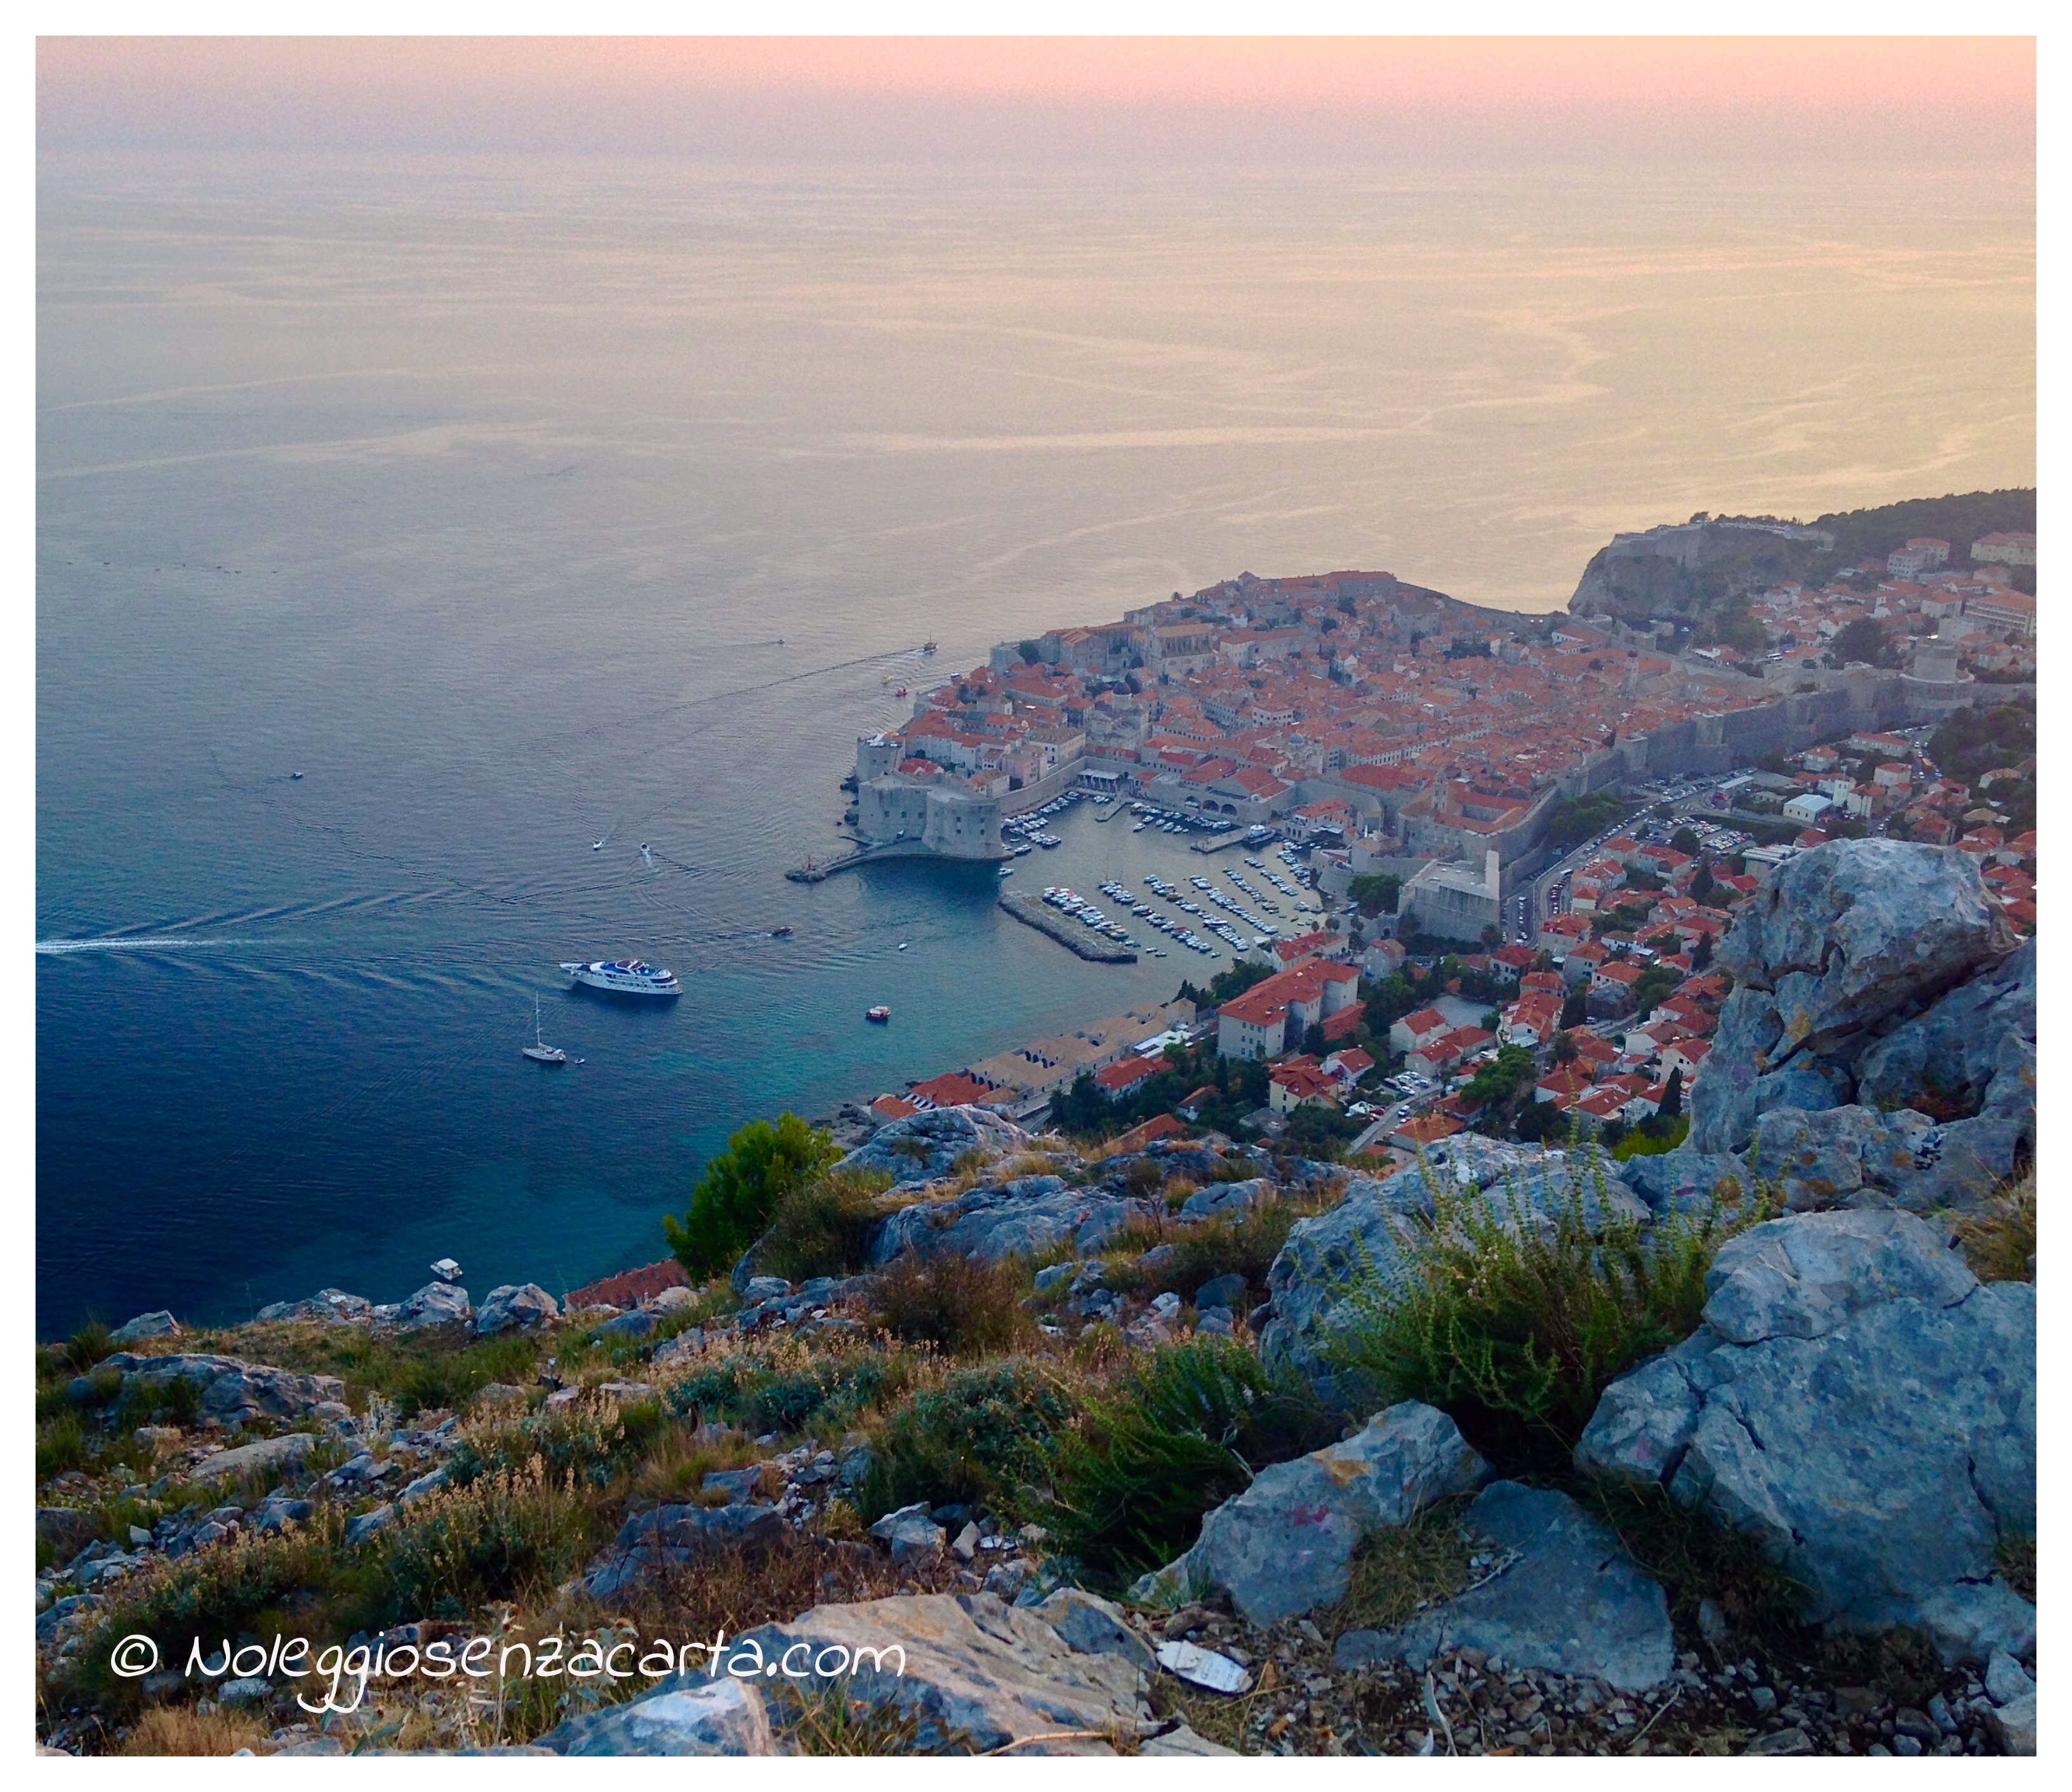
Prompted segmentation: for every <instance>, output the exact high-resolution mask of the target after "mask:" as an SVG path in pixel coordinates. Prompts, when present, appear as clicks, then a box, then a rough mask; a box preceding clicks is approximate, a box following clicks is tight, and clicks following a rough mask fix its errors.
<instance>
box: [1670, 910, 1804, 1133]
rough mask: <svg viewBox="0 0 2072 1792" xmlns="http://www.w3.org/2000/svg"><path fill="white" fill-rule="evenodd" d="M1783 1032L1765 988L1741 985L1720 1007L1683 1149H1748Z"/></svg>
mask: <svg viewBox="0 0 2072 1792" xmlns="http://www.w3.org/2000/svg"><path fill="white" fill-rule="evenodd" d="M1728 937H1729V939H1731V938H1732V937H1733V935H1728ZM1783 1034H1784V1022H1783V1020H1782V1017H1780V1016H1779V1015H1778V1012H1777V1003H1776V1001H1775V1000H1774V998H1773V997H1772V996H1771V995H1770V992H1769V991H1768V990H1766V989H1761V988H1751V987H1747V986H1744V987H1742V988H1737V989H1736V990H1735V991H1734V993H1733V994H1732V995H1730V996H1729V997H1727V999H1726V1000H1725V1001H1724V1002H1722V1003H1721V1004H1720V1024H1719V1025H1718V1026H1717V1027H1716V1029H1714V1030H1713V1034H1712V1051H1711V1053H1710V1054H1709V1055H1708V1057H1707V1058H1706V1059H1705V1069H1704V1075H1701V1076H1700V1078H1699V1079H1698V1080H1697V1081H1696V1083H1693V1084H1692V1087H1691V1130H1690V1132H1689V1135H1688V1136H1687V1137H1686V1139H1685V1140H1684V1148H1685V1149H1687V1150H1690V1151H1693V1152H1700V1153H1708V1154H1709V1153H1719V1152H1726V1151H1739V1150H1741V1149H1742V1148H1743V1147H1744V1146H1745V1145H1747V1143H1748V1142H1749V1136H1750V1135H1751V1134H1752V1133H1753V1132H1754V1131H1755V1118H1756V1106H1755V1103H1756V1084H1757V1083H1758V1082H1759V1081H1760V1080H1761V1079H1762V1078H1763V1077H1764V1076H1766V1075H1767V1074H1768V1073H1769V1071H1770V1068H1771V1062H1772V1054H1774V1053H1776V1052H1777V1051H1778V1041H1779V1040H1780V1039H1781V1038H1782V1037H1783Z"/></svg>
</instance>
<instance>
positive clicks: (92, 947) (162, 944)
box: [36, 939, 247, 952]
mask: <svg viewBox="0 0 2072 1792" xmlns="http://www.w3.org/2000/svg"><path fill="white" fill-rule="evenodd" d="M245 943H247V942H245V941H244V940H241V939H39V940H38V941H37V942H36V950H37V951H39V952H147V951H148V952H160V951H168V950H171V949H172V948H175V947H183V946H241V945H244V944H245Z"/></svg>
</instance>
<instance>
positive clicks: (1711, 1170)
mask: <svg viewBox="0 0 2072 1792" xmlns="http://www.w3.org/2000/svg"><path fill="white" fill-rule="evenodd" d="M1710 1068H1711V1067H1710V1066H1709V1064H1708V1067H1707V1070H1708V1074H1709V1073H1710ZM1619 1177H1620V1180H1621V1181H1622V1182H1624V1183H1625V1184H1626V1186H1627V1187H1628V1188H1630V1189H1631V1190H1633V1192H1634V1194H1637V1195H1638V1196H1639V1197H1640V1198H1641V1199H1642V1200H1643V1201H1645V1202H1646V1203H1647V1204H1648V1206H1650V1207H1651V1208H1652V1209H1654V1210H1655V1213H1656V1214H1658V1215H1661V1214H1672V1213H1673V1214H1694V1213H1698V1212H1700V1211H1702V1210H1704V1208H1705V1207H1706V1206H1708V1205H1709V1204H1710V1203H1711V1202H1712V1200H1713V1198H1715V1197H1717V1198H1719V1199H1720V1201H1721V1202H1723V1203H1724V1202H1727V1201H1729V1200H1731V1199H1733V1198H1735V1197H1736V1196H1745V1195H1747V1194H1750V1193H1752V1192H1753V1186H1754V1184H1753V1178H1751V1177H1750V1175H1749V1166H1748V1165H1746V1164H1745V1163H1744V1162H1742V1161H1741V1159H1740V1158H1738V1157H1735V1156H1734V1155H1733V1153H1730V1152H1725V1151H1693V1150H1691V1149H1689V1148H1688V1147H1683V1148H1679V1149H1677V1150H1675V1151H1663V1152H1658V1153H1655V1154H1654V1155H1653V1156H1651V1157H1633V1158H1630V1159H1628V1160H1627V1161H1626V1162H1625V1163H1622V1164H1621V1165H1619Z"/></svg>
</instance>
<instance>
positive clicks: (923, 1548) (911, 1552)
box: [870, 1502, 948, 1562]
mask: <svg viewBox="0 0 2072 1792" xmlns="http://www.w3.org/2000/svg"><path fill="white" fill-rule="evenodd" d="M870 1535H872V1536H874V1537H875V1538H877V1539H878V1541H879V1542H880V1543H883V1544H884V1545H885V1546H886V1548H888V1549H890V1551H891V1552H892V1560H894V1561H895V1562H910V1561H927V1560H933V1559H934V1558H935V1556H939V1555H941V1554H942V1552H943V1542H944V1540H945V1539H946V1538H947V1535H948V1533H947V1532H946V1531H944V1530H943V1527H942V1526H940V1525H939V1524H937V1523H935V1520H934V1519H931V1518H930V1517H929V1516H928V1508H927V1504H926V1503H925V1502H923V1503H921V1504H919V1505H915V1506H901V1507H900V1508H899V1510H898V1511H896V1512H887V1513H886V1515H885V1516H884V1517H883V1518H882V1519H879V1520H878V1523H875V1524H874V1525H873V1526H872V1527H870Z"/></svg>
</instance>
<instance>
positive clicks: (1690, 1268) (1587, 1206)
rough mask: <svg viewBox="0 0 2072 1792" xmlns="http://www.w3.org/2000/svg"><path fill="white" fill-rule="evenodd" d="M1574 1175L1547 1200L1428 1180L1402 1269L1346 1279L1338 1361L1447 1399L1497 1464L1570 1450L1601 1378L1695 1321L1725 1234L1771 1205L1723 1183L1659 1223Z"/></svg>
mask: <svg viewBox="0 0 2072 1792" xmlns="http://www.w3.org/2000/svg"><path fill="white" fill-rule="evenodd" d="M1595 1175H1596V1182H1597V1188H1596V1190H1595V1192H1594V1194H1586V1191H1585V1188H1584V1186H1583V1185H1582V1183H1581V1181H1579V1180H1572V1182H1571V1183H1570V1185H1569V1187H1568V1190H1567V1191H1566V1193H1565V1194H1560V1195H1556V1193H1555V1191H1554V1190H1552V1189H1549V1190H1547V1191H1546V1194H1547V1198H1546V1204H1545V1208H1544V1210H1535V1206H1534V1205H1533V1203H1532V1202H1530V1201H1528V1200H1527V1198H1526V1197H1525V1196H1524V1195H1523V1194H1522V1193H1521V1192H1520V1191H1519V1190H1516V1189H1515V1188H1511V1187H1508V1186H1507V1187H1506V1188H1505V1189H1503V1190H1490V1191H1488V1192H1487V1193H1482V1192H1480V1191H1476V1190H1468V1191H1466V1192H1465V1193H1462V1192H1458V1191H1456V1190H1453V1189H1451V1188H1447V1187H1435V1188H1434V1189H1433V1202H1434V1214H1433V1217H1432V1218H1430V1219H1427V1220H1424V1221H1421V1222H1414V1223H1413V1227H1412V1234H1411V1237H1410V1239H1409V1242H1408V1243H1407V1245H1406V1247H1405V1251H1404V1262H1403V1264H1402V1267H1401V1269H1400V1272H1398V1273H1396V1274H1395V1275H1392V1276H1388V1277H1387V1278H1386V1279H1384V1278H1383V1276H1380V1275H1379V1274H1378V1273H1376V1272H1375V1268H1374V1266H1373V1265H1372V1264H1366V1265H1363V1267H1362V1268H1361V1269H1360V1270H1359V1271H1358V1272H1355V1275H1354V1276H1352V1277H1351V1278H1350V1280H1349V1282H1348V1284H1347V1287H1346V1297H1347V1301H1348V1302H1349V1305H1350V1309H1351V1313H1350V1321H1349V1323H1347V1324H1346V1325H1345V1326H1342V1328H1341V1329H1340V1330H1338V1331H1336V1332H1335V1333H1334V1335H1333V1338H1332V1341H1331V1344H1330V1354H1331V1356H1332V1358H1333V1360H1334V1367H1337V1368H1338V1369H1339V1370H1341V1371H1343V1372H1344V1373H1345V1374H1346V1375H1347V1377H1348V1378H1349V1379H1350V1380H1351V1381H1353V1382H1354V1383H1355V1384H1358V1385H1361V1386H1364V1387H1368V1388H1370V1389H1371V1391H1374V1393H1375V1395H1376V1396H1377V1397H1378V1398H1379V1399H1383V1400H1386V1401H1390V1402H1392V1401H1396V1400H1405V1399H1415V1400H1422V1401H1424V1402H1425V1403H1426V1404H1429V1405H1432V1406H1436V1407H1438V1408H1441V1409H1442V1410H1443V1411H1445V1412H1447V1413H1449V1414H1450V1415H1451V1416H1452V1417H1453V1420H1454V1422H1455V1423H1456V1424H1458V1425H1459V1426H1460V1428H1461V1432H1462V1434H1463V1435H1464V1436H1466V1438H1467V1439H1468V1441H1470V1443H1472V1444H1473V1445H1474V1446H1475V1447H1476V1448H1477V1449H1479V1450H1480V1451H1481V1452H1482V1453H1483V1455H1485V1456H1486V1457H1489V1458H1490V1460H1491V1461H1493V1462H1494V1463H1495V1464H1496V1465H1498V1467H1499V1468H1500V1469H1504V1470H1506V1471H1507V1472H1508V1471H1513V1470H1515V1469H1519V1468H1523V1467H1529V1466H1531V1465H1534V1464H1545V1465H1550V1466H1552V1465H1560V1464H1564V1463H1565V1462H1566V1461H1567V1460H1568V1457H1569V1456H1570V1454H1571V1453H1572V1451H1573V1450H1574V1448H1575V1445H1576V1441H1577V1438H1578V1437H1579V1436H1581V1434H1582V1430H1583V1428H1584V1426H1585V1425H1586V1424H1588V1423H1589V1419H1590V1416H1591V1414H1592V1413H1593V1412H1595V1411H1596V1410H1597V1399H1598V1396H1599V1395H1601V1394H1602V1393H1603V1392H1604V1391H1605V1387H1606V1386H1607V1385H1608V1384H1609V1383H1611V1382H1612V1381H1614V1380H1615V1379H1617V1378H1618V1376H1620V1375H1623V1374H1625V1372H1626V1371H1627V1370H1628V1369H1630V1368H1631V1367H1633V1366H1634V1364H1635V1363H1636V1362H1639V1361H1640V1360H1641V1359H1642V1358H1644V1357H1649V1356H1652V1355H1654V1354H1656V1353H1657V1352H1659V1351H1661V1350H1667V1348H1668V1347H1669V1346H1671V1345H1672V1344H1675V1343H1676V1342H1679V1341H1680V1340H1681V1339H1683V1338H1687V1337H1688V1336H1689V1335H1690V1334H1692V1332H1693V1331H1695V1330H1697V1327H1698V1318H1699V1313H1700V1310H1701V1309H1702V1308H1703V1307H1704V1304H1705V1272H1706V1270H1707V1269H1708V1268H1710V1267H1711V1264H1712V1257H1713V1255H1714V1253H1715V1252H1717V1250H1718V1249H1719V1247H1720V1245H1721V1244H1723V1243H1725V1242H1726V1240H1727V1239H1729V1238H1730V1237H1732V1236H1733V1234H1734V1233H1736V1232H1737V1231H1741V1230H1743V1229H1744V1228H1745V1227H1748V1226H1749V1225H1751V1224H1753V1223H1754V1222H1755V1221H1756V1220H1757V1219H1762V1218H1764V1217H1766V1214H1767V1209H1766V1205H1765V1203H1764V1202H1762V1201H1761V1200H1756V1201H1750V1202H1745V1203H1738V1204H1732V1205H1730V1204H1729V1202H1728V1201H1727V1200H1726V1199H1725V1198H1722V1197H1716V1198H1714V1200H1713V1201H1712V1203H1711V1204H1710V1205H1709V1206H1708V1207H1707V1208H1706V1210H1704V1212H1703V1213H1702V1214H1700V1215H1696V1217H1694V1218H1685V1217H1682V1216H1671V1217H1670V1218H1667V1219H1663V1220H1662V1221H1661V1222H1659V1223H1657V1224H1655V1226H1653V1227H1644V1226H1642V1225H1641V1224H1639V1223H1636V1222H1633V1221H1628V1220H1622V1219H1614V1218H1611V1217H1609V1215H1608V1214H1607V1213H1606V1210H1605V1205H1604V1202H1603V1193H1602V1191H1603V1186H1604V1184H1603V1172H1602V1169H1601V1167H1599V1168H1597V1169H1596V1171H1595Z"/></svg>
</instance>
